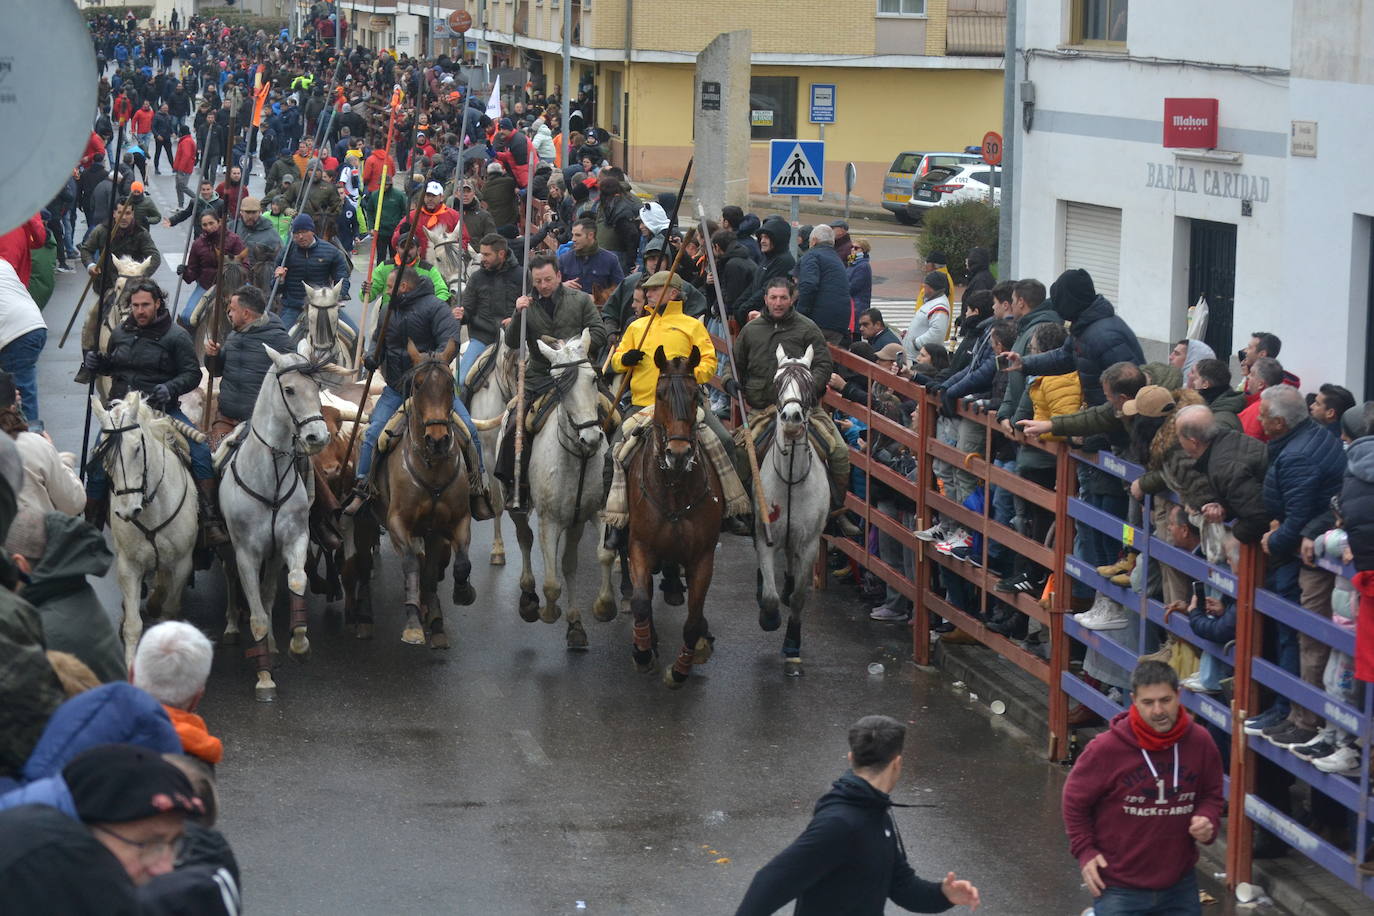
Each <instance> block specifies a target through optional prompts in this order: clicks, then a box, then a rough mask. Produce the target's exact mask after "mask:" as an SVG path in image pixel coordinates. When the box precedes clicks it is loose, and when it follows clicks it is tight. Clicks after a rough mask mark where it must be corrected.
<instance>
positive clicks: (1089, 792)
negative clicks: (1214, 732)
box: [1063, 712, 1223, 890]
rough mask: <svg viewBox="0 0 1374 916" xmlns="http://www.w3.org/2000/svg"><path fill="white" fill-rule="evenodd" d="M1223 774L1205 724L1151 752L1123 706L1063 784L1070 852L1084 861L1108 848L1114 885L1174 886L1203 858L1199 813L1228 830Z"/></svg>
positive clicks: (1108, 877)
mask: <svg viewBox="0 0 1374 916" xmlns="http://www.w3.org/2000/svg"><path fill="white" fill-rule="evenodd" d="M1147 761H1148V762H1147ZM1221 776H1222V770H1221V755H1220V754H1219V753H1218V752H1217V746H1216V742H1214V741H1213V740H1212V736H1211V735H1209V734H1207V730H1206V729H1205V728H1203V727H1202V726H1201V725H1199V724H1198V723H1196V722H1193V723H1192V724H1191V726H1190V727H1189V728H1188V730H1187V731H1185V732H1184V734H1183V737H1182V738H1180V739H1179V740H1178V741H1177V742H1176V743H1175V744H1174V746H1173V747H1172V748H1170V749H1168V750H1162V751H1145V750H1143V749H1142V748H1141V746H1140V742H1139V741H1138V740H1137V739H1136V736H1135V732H1134V731H1133V730H1132V729H1131V723H1130V719H1129V712H1123V713H1119V714H1118V715H1116V716H1115V717H1114V718H1113V719H1112V724H1111V728H1110V729H1108V730H1107V731H1105V732H1103V733H1102V734H1100V735H1098V736H1097V737H1096V738H1094V739H1093V740H1092V741H1090V742H1088V746H1087V747H1086V748H1084V749H1083V754H1082V756H1080V757H1079V758H1078V762H1077V763H1075V764H1074V767H1073V769H1072V770H1071V771H1070V772H1069V778H1068V781H1067V782H1065V783H1064V799H1063V809H1064V826H1065V828H1067V830H1068V834H1069V851H1070V852H1071V853H1072V854H1073V857H1074V858H1075V859H1076V860H1077V861H1078V864H1079V865H1080V866H1082V865H1084V864H1086V863H1087V862H1088V861H1090V860H1091V859H1093V858H1094V857H1096V856H1098V855H1101V856H1102V858H1103V859H1105V860H1106V862H1107V867H1106V868H1104V869H1101V870H1100V871H1099V874H1100V875H1101V876H1102V879H1103V881H1105V882H1106V884H1107V886H1108V887H1123V888H1134V889H1137V890H1160V889H1163V888H1166V887H1171V886H1173V885H1174V884H1177V883H1178V882H1179V881H1180V880H1182V879H1183V878H1184V877H1185V876H1186V875H1188V874H1190V873H1191V872H1192V870H1193V867H1194V866H1195V865H1196V864H1197V846H1196V844H1195V842H1194V840H1193V838H1192V837H1191V836H1189V835H1188V825H1189V823H1190V822H1191V821H1192V818H1193V816H1194V815H1201V816H1202V817H1206V818H1208V819H1209V820H1211V822H1212V825H1213V827H1214V828H1215V829H1216V831H1217V832H1218V833H1220V831H1221V807H1222V802H1223V795H1222V782H1221Z"/></svg>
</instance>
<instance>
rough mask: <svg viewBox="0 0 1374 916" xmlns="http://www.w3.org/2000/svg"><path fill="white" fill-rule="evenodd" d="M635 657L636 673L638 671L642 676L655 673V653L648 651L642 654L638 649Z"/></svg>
mask: <svg viewBox="0 0 1374 916" xmlns="http://www.w3.org/2000/svg"><path fill="white" fill-rule="evenodd" d="M633 655H634V663H635V670H636V671H638V672H639V673H640V674H653V673H654V653H652V652H650V651H648V650H645V651H643V652H640V651H639V650H638V649H636V650H635V651H634V653H633Z"/></svg>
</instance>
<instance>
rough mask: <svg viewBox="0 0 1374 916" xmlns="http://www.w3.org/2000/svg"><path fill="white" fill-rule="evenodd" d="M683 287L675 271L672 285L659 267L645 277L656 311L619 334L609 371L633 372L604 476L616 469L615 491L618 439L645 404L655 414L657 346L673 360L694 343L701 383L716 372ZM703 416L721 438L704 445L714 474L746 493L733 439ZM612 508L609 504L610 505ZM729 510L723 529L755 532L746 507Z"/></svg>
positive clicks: (618, 476)
mask: <svg viewBox="0 0 1374 916" xmlns="http://www.w3.org/2000/svg"><path fill="white" fill-rule="evenodd" d="M682 287H683V283H682V278H681V277H678V276H676V275H674V276H672V278H671V283H670V282H669V273H668V271H666V270H661V271H659V272H658V273H656V274H654V275H653V276H652V277H650V278H649V279H647V280H645V281H644V284H643V286H642V287H641V289H642V290H643V295H644V297H645V298H646V299H647V301H649V302H652V303H654V304H655V306H654V307H655V309H656V311H657V314H656V315H651V314H645V315H644V316H643V317H641V318H637V319H635V320H634V321H633V322H631V323H630V326H629V327H628V328H626V329H625V333H624V334H623V335H622V336H621V338H620V345H619V346H618V347H616V350H615V353H613V354H612V355H611V370H612V371H613V372H628V373H630V401H631V406H630V407H629V409H628V410H627V411H626V412H625V413H626V421H625V423H624V424H623V425H622V426H621V428H620V430H618V431H617V432H616V434H615V436H613V437H612V440H611V449H610V452H609V453H608V455H607V467H606V474H607V476H608V478H609V477H610V476H611V472H612V470H613V471H614V484H611V489H612V490H617V489H620V488H621V487H622V484H623V479H624V473H625V472H624V469H623V467H622V466H621V464H620V462H619V461H616V460H614V456H615V454H616V452H617V451H618V450H619V443H620V442H621V441H622V440H623V438H624V436H625V432H626V430H627V428H637V427H638V426H640V425H641V424H643V422H644V418H635V415H636V414H638V413H640V412H641V411H643V410H644V409H645V408H648V409H649V412H650V413H651V414H652V412H653V406H654V396H655V392H656V391H657V389H658V375H659V372H658V366H657V365H655V363H654V354H655V353H656V352H657V351H658V348H659V347H662V348H663V355H664V357H665V358H666V359H673V358H674V357H678V356H681V357H687V356H690V355H691V353H692V348H693V347H696V348H697V351H698V353H700V354H701V361H700V362H699V363H697V367H696V370H695V372H694V373H693V374H694V375H695V376H696V380H697V383H698V384H701V385H705V384H706V383H707V382H708V381H709V380H710V379H711V378H712V377H713V376H714V375H715V374H716V347H715V344H714V343H712V342H711V335H710V333H709V332H708V331H707V330H706V325H704V324H702V322H701V320H700V319H697V318H692V317H691V316H689V315H685V314H683V312H682ZM639 297H640V292H639V291H638V290H636V292H635V299H636V305H638V304H639V303H638V300H639ZM651 322H652V324H651ZM699 416H700V418H701V419H700V424H699V425H705V426H706V427H708V428H709V429H710V430H711V432H712V433H714V434H715V436H716V438H717V439H718V440H719V441H720V446H721V447H720V448H718V449H715V448H706V449H704V450H703V451H704V452H705V454H706V456H707V457H708V458H709V459H711V463H712V465H713V466H714V467H715V469H716V474H717V475H718V476H719V477H720V480H721V487H722V490H725V491H726V493H727V494H728V493H730V492H742V490H743V485H742V484H740V483H739V476H738V474H737V473H736V471H735V466H734V453H735V442H734V439H732V438H731V437H730V434H729V433H728V432H727V431H726V430H725V427H724V426H723V425H722V424H721V422H720V419H719V418H718V417H717V416H716V415H715V413H714V412H712V411H711V410H709V409H703V410H701V411H700V412H699ZM727 475H728V481H729V482H730V483H732V484H733V486H728V485H727ZM609 483H610V481H609V480H608V484H609ZM608 508H610V507H609V506H608ZM732 508H734V509H738V510H743V511H736V512H733V513H732V512H731V511H730V510H731V509H732ZM726 513H727V515H726V519H725V524H724V526H723V529H724V530H725V531H728V532H730V533H732V534H740V535H748V534H750V533H751V531H750V527H749V525H748V523H747V522H746V521H745V520H744V519H743V517H742V516H743V515H744V514H747V509H745V508H744V507H743V506H740V505H739V504H738V503H735V504H734V505H731V504H729V503H727V506H726ZM613 514H614V513H613ZM612 527H613V528H614V527H616V526H612Z"/></svg>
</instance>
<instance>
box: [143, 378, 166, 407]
mask: <svg viewBox="0 0 1374 916" xmlns="http://www.w3.org/2000/svg"><path fill="white" fill-rule="evenodd" d="M171 400H172V389H170V388H168V387H167V385H166V384H165V383H164V384H161V385H158V386H157V387H156V388H154V389H153V390H152V391H151V392H149V393H148V403H149V404H152V405H153V406H154V407H166V406H167V404H168V403H170V402H171Z"/></svg>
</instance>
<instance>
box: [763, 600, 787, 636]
mask: <svg viewBox="0 0 1374 916" xmlns="http://www.w3.org/2000/svg"><path fill="white" fill-rule="evenodd" d="M780 626H782V614H781V613H779V611H778V608H777V606H776V605H774V607H773V609H772V610H766V609H764V608H759V628H760V629H761V630H763V632H765V633H771V632H773V631H774V630H776V629H777V628H778V627H780Z"/></svg>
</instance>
